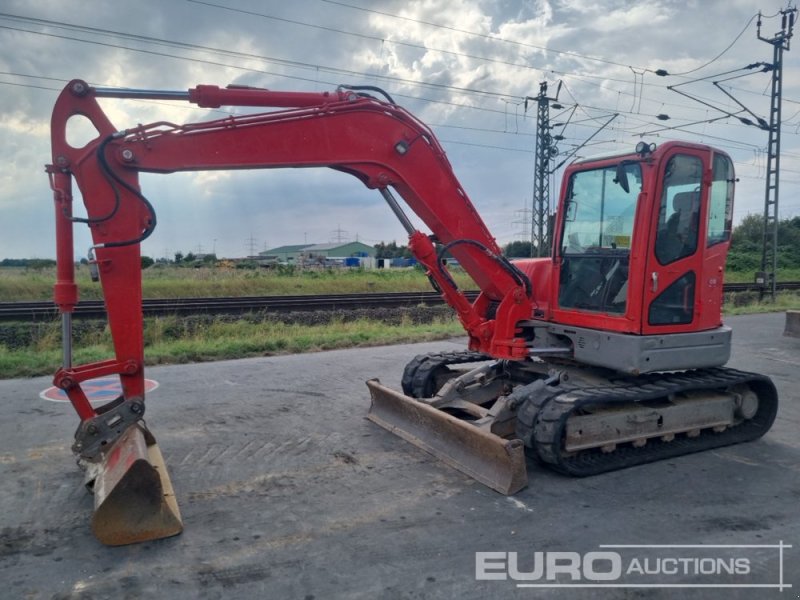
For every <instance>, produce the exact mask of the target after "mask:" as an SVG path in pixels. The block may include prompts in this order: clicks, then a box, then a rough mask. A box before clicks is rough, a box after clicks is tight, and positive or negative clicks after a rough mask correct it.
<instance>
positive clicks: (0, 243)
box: [0, 0, 800, 258]
mask: <svg viewBox="0 0 800 600" xmlns="http://www.w3.org/2000/svg"><path fill="white" fill-rule="evenodd" d="M219 4H220V6H222V4H223V3H222V2H219ZM347 4H352V6H353V7H357V8H348V6H346V5H347ZM225 6H226V7H227V8H225V7H223V8H220V7H214V6H210V5H209V4H206V3H196V2H189V1H186V2H178V1H175V2H159V1H157V0H142V1H141V2H136V3H127V4H118V3H109V2H106V1H104V0H87V1H85V2H81V3H77V4H66V3H61V2H37V3H30V2H23V1H21V0H8V1H7V2H6V3H5V8H4V11H5V13H6V14H16V15H20V16H22V17H25V18H23V19H19V18H17V19H12V18H9V17H4V18H0V44H2V46H1V47H2V48H4V50H3V51H2V52H0V71H2V72H3V73H5V74H4V75H0V85H2V90H3V94H2V95H1V96H0V135H2V139H3V141H4V144H3V145H2V147H0V159H2V160H3V163H4V165H5V168H4V171H3V172H2V174H0V258H2V257H11V256H23V255H31V256H33V255H36V256H52V255H53V248H54V244H53V241H52V203H51V201H50V197H51V192H50V190H49V186H48V181H47V177H46V176H45V174H44V173H43V165H44V164H45V163H47V162H49V161H50V149H49V140H48V138H49V120H50V111H51V109H52V106H53V104H54V102H55V99H56V97H57V95H58V91H59V90H60V89H61V88H62V87H63V85H64V84H65V83H66V82H67V81H68V80H70V79H72V78H76V77H77V78H82V79H85V80H87V81H89V82H90V83H92V84H93V85H101V86H120V87H133V88H147V89H173V90H186V89H188V88H190V87H193V86H195V85H197V84H199V83H210V84H217V85H226V84H228V83H236V84H242V85H252V86H259V87H268V88H271V89H286V90H298V91H312V90H313V91H320V90H329V89H333V87H334V86H335V85H337V84H340V83H347V84H368V85H377V86H380V87H382V88H385V89H386V90H387V91H388V92H389V93H391V94H392V95H393V96H394V97H395V98H396V99H397V100H398V101H399V102H400V103H401V104H402V105H404V106H405V107H407V108H408V109H409V110H410V111H411V112H412V113H413V114H415V115H417V116H418V117H419V118H421V119H422V120H423V121H425V122H428V123H430V124H431V125H432V127H433V129H434V131H435V132H436V134H437V135H438V136H439V137H440V139H441V140H442V143H443V145H444V147H445V149H446V151H447V153H448V157H449V159H450V161H451V163H452V164H453V167H454V169H455V171H456V174H457V175H458V176H459V178H460V179H461V180H462V183H463V186H464V188H465V189H466V190H467V192H468V193H469V195H470V197H471V198H472V200H473V202H474V204H475V205H476V207H477V208H478V211H479V212H480V213H481V215H482V216H483V217H484V219H485V220H486V221H487V223H488V224H489V226H490V229H491V230H492V232H493V233H494V234H495V235H496V236H497V237H498V239H499V240H500V241H501V242H507V241H510V240H511V239H513V238H514V235H515V232H516V231H519V230H521V226H520V225H518V224H514V222H515V221H517V220H518V219H519V217H520V211H521V209H522V208H523V206H524V202H525V201H526V199H527V201H528V203H529V202H530V195H531V189H532V180H533V154H532V152H533V147H534V141H535V138H534V137H533V136H532V134H533V133H535V130H536V120H535V111H533V110H531V106H532V105H530V103H529V109H528V111H527V112H526V111H525V108H524V104H523V101H524V99H525V98H526V97H532V96H536V95H537V94H538V92H539V84H540V82H542V81H547V82H548V83H549V84H550V87H549V91H550V92H551V93H555V91H556V90H557V89H558V85H557V83H558V82H559V81H560V82H562V86H561V89H560V95H559V101H560V102H561V103H562V104H564V105H565V106H567V107H570V106H572V105H576V104H577V105H578V107H577V108H576V109H575V110H574V113H570V112H569V111H568V112H565V113H564V114H563V115H560V116H558V115H557V114H556V113H555V112H554V113H553V115H554V121H557V120H560V121H567V120H569V125H568V126H567V127H566V128H564V129H563V134H564V136H565V138H566V139H565V140H563V141H562V142H559V148H560V149H561V150H562V151H563V152H564V153H569V152H572V151H573V150H575V149H576V148H577V147H579V146H580V145H581V144H582V143H583V142H584V141H585V140H586V139H587V138H588V137H589V136H591V135H592V134H594V133H596V132H597V129H598V127H599V126H600V125H601V124H602V123H603V122H605V120H606V119H607V115H609V114H611V113H613V112H619V113H620V115H619V116H618V117H617V118H616V119H615V120H614V121H613V123H612V125H611V126H609V127H607V128H606V129H604V130H603V132H602V133H600V134H598V135H597V136H596V137H595V138H594V139H593V140H592V142H591V145H589V146H587V147H585V148H582V149H581V150H580V151H579V154H582V155H586V154H595V153H598V152H608V151H621V150H623V149H628V148H630V147H632V146H633V145H634V144H635V143H636V141H638V140H639V139H640V136H642V135H644V136H645V137H646V138H647V139H648V140H651V141H655V142H661V141H664V140H666V139H669V138H678V139H686V140H690V141H702V142H706V143H710V144H715V145H718V146H719V147H721V148H722V149H724V150H726V151H728V152H730V153H731V155H732V156H733V158H734V160H735V162H736V165H737V174H738V176H739V177H740V179H741V181H740V183H739V188H738V194H737V208H736V216H737V218H741V217H742V216H743V215H744V214H747V212H760V211H761V210H762V207H763V196H764V189H763V186H764V183H763V176H764V168H765V159H764V152H763V150H764V148H765V146H766V134H765V133H764V132H763V131H760V130H758V129H757V128H754V127H747V126H745V125H743V124H741V123H740V122H738V120H736V119H725V120H721V121H718V122H715V123H706V124H697V125H692V123H695V122H698V121H704V120H707V119H709V118H712V117H713V116H715V115H716V114H717V113H715V111H714V110H712V109H711V108H710V107H708V106H705V105H703V104H701V103H699V102H693V101H691V100H688V99H687V98H685V97H682V96H680V95H678V94H676V93H675V92H671V91H669V90H668V89H667V88H666V86H667V85H674V84H675V83H681V82H684V81H687V78H680V77H678V78H675V77H672V78H669V79H664V78H659V77H656V76H655V75H654V74H653V73H652V72H649V71H645V69H651V70H654V69H657V68H666V69H668V70H669V71H671V72H684V71H690V70H692V69H695V68H696V67H698V66H701V65H703V64H704V63H706V62H709V61H710V60H711V59H713V58H714V57H715V56H716V55H717V54H719V53H720V52H722V51H723V50H724V49H725V48H726V47H727V46H729V45H730V44H731V42H732V41H733V40H734V38H735V37H736V36H737V35H738V34H739V33H740V32H741V31H742V29H743V28H744V27H745V25H746V24H747V22H748V19H750V18H751V17H752V16H753V14H754V13H755V12H756V8H755V7H754V5H753V4H752V2H749V1H747V0H709V1H706V2H685V1H684V0H654V1H653V2H647V3H644V2H632V1H627V0H625V1H623V0H598V1H596V2H591V3H589V2H583V1H579V0H535V1H523V2H517V1H514V2H512V1H508V0H416V1H402V2H401V1H389V0H383V1H381V2H375V3H363V2H360V1H358V0H348V2H344V3H330V2H324V1H322V0H298V1H297V2H293V3H263V2H257V1H255V0H240V1H238V2H237V3H235V4H230V5H228V4H227V3H226V4H225ZM358 7H360V8H358ZM782 7H783V2H782V0H781V1H778V0H767V1H766V2H765V3H762V5H761V6H760V8H761V9H762V10H763V11H764V13H765V14H770V13H773V12H775V11H776V10H778V9H780V8H782ZM393 15H394V16H393ZM45 21H49V22H48V23H46V22H45ZM709 23H711V24H713V26H709ZM434 24H435V25H434ZM75 26H77V28H76V27H75ZM754 27H755V25H754V23H751V25H750V27H749V28H748V29H747V30H746V31H745V32H744V34H743V35H742V36H741V38H740V39H739V40H738V41H737V42H736V43H735V44H734V45H733V46H732V47H731V49H730V50H729V51H728V52H727V53H725V54H724V55H723V56H722V57H721V58H719V59H718V60H717V61H716V62H715V63H713V64H712V65H710V66H708V67H706V68H705V69H703V70H702V71H700V72H698V75H700V76H703V75H709V74H713V73H715V72H722V71H725V70H730V69H735V68H738V67H740V66H743V65H746V64H749V63H752V62H754V61H759V60H762V61H769V60H771V47H770V46H769V45H768V44H764V43H763V42H760V41H758V40H757V39H756V36H755V31H754ZM778 27H779V24H778V23H777V22H776V21H774V20H771V21H768V20H765V24H764V31H763V32H764V34H765V35H772V34H773V33H774V31H776V30H777V29H776V28H778ZM87 28H93V30H90V29H87ZM113 32H119V33H113ZM159 40H161V41H159ZM785 60H786V69H787V73H792V72H793V70H794V69H796V65H797V59H796V57H795V55H794V54H793V52H789V53H787V54H786V58H785ZM768 83H769V76H768V74H767V75H760V76H752V77H748V78H742V79H738V80H736V81H735V82H731V83H730V86H731V87H730V89H729V91H730V92H731V93H733V94H734V95H735V96H736V97H737V98H740V99H741V101H743V102H745V103H746V104H747V105H748V106H750V107H751V108H752V110H753V111H754V112H756V113H757V114H766V110H767V109H768V99H767V98H766V97H765V92H764V91H765V89H767V86H768ZM798 84H800V82H798V80H797V78H796V77H793V76H787V77H785V79H784V96H785V101H784V102H785V104H784V119H785V126H784V130H783V134H784V136H783V140H782V148H783V156H782V166H783V168H784V170H785V171H784V173H785V175H784V178H783V180H782V182H781V193H782V206H784V207H785V208H784V209H783V212H782V216H788V215H789V214H797V213H798V212H800V203H798V202H797V201H796V200H793V197H794V196H797V191H798V190H797V188H798V185H800V177H798V175H797V172H798V171H800V164H798V161H800V151H799V150H798V148H797V146H798V144H797V135H798V134H797V128H798V124H800V113H799V114H795V113H797V111H796V110H793V108H797V105H796V103H797V102H800V93H798V92H800V90H798V87H797V86H798ZM687 89H688V90H690V91H691V92H692V93H693V94H695V95H697V96H698V97H699V98H701V99H703V100H705V101H707V102H709V103H710V104H713V105H715V106H720V107H722V108H724V109H726V110H736V106H735V105H734V104H733V103H732V101H731V100H730V98H728V97H726V96H725V95H724V94H720V93H719V92H718V90H716V89H715V88H713V86H711V85H710V84H709V83H708V82H701V83H697V84H693V85H692V86H687ZM101 104H102V106H103V108H104V110H106V111H107V113H108V115H109V117H110V118H111V120H112V122H113V123H114V124H115V126H117V127H120V128H126V127H131V126H136V125H137V124H139V123H148V122H154V121H162V120H163V121H170V122H174V123H183V122H186V121H197V120H204V119H219V118H225V116H226V115H227V114H232V113H235V114H243V113H246V112H252V111H251V110H250V109H223V110H218V111H209V110H202V109H198V108H196V107H192V106H190V105H188V104H185V103H179V102H165V101H141V100H139V101H134V100H111V99H108V100H102V102H101ZM570 110H572V109H570ZM570 114H571V115H572V116H570ZM659 114H667V115H669V117H670V119H669V120H668V121H659V120H658V119H657V118H656V115H659ZM664 127H673V128H674V129H664ZM559 131H560V132H561V130H559ZM142 187H143V191H144V192H145V193H146V194H147V195H148V197H150V198H153V199H154V201H155V204H156V208H157V209H158V211H159V226H158V228H157V230H156V232H155V233H154V234H153V237H152V238H151V239H150V240H148V241H147V242H146V243H145V252H147V253H151V254H154V255H161V253H162V252H163V250H164V248H165V247H168V248H169V249H171V250H172V251H173V252H174V251H177V250H184V251H188V250H192V249H195V248H196V247H197V246H198V245H203V246H204V248H205V249H206V250H208V249H209V248H210V247H211V246H212V245H213V244H214V241H213V240H216V246H217V249H218V253H220V254H230V255H242V254H244V253H245V240H246V239H249V236H250V235H253V236H254V237H258V238H259V240H260V241H262V242H264V241H266V242H268V243H269V245H279V244H284V243H296V242H298V241H304V238H306V237H307V238H308V239H309V240H311V241H316V242H325V241H327V236H329V234H330V232H331V231H332V230H333V229H335V228H336V227H338V226H341V227H342V228H343V229H346V230H348V231H350V232H351V233H352V234H353V235H355V234H356V233H358V235H359V236H360V238H361V239H366V240H375V241H380V240H389V239H398V241H402V240H403V238H404V236H405V234H404V232H403V230H402V228H400V226H399V225H398V224H397V222H396V220H395V219H394V217H393V215H391V213H390V212H389V211H388V209H387V208H386V207H385V206H384V205H383V201H382V199H381V198H380V196H379V195H378V194H377V193H376V192H374V191H370V190H366V189H365V188H364V187H363V186H362V185H361V184H360V183H359V182H358V181H356V180H355V179H353V178H352V177H348V176H345V175H342V174H340V173H333V172H330V171H328V170H319V171H309V170H301V171H296V170H295V171H293V170H287V171H268V172H263V173H262V172H258V173H257V172H237V173H232V174H228V173H222V172H213V173H205V174H201V173H191V174H176V175H159V176H156V175H143V176H142ZM557 187H558V186H557V184H554V185H553V187H552V189H553V191H554V192H555V191H556V190H557ZM783 199H785V200H783ZM415 222H417V223H418V221H416V220H415ZM420 226H422V224H420ZM76 236H77V241H76V246H79V250H78V251H77V253H78V254H79V255H80V254H83V253H85V250H84V249H83V248H85V247H88V243H89V242H88V234H87V232H86V228H85V227H82V226H80V227H77V228H76Z"/></svg>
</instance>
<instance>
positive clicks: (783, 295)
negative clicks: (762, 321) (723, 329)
mask: <svg viewBox="0 0 800 600" xmlns="http://www.w3.org/2000/svg"><path fill="white" fill-rule="evenodd" d="M737 296H740V297H741V298H740V299H734V300H733V301H732V302H728V303H727V304H726V305H725V314H726V315H747V314H754V313H769V312H784V311H787V310H800V292H797V291H788V292H778V293H777V295H776V296H775V302H772V301H771V300H768V301H765V302H760V301H759V300H758V294H749V295H745V294H737Z"/></svg>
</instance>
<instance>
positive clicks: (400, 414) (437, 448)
mask: <svg viewBox="0 0 800 600" xmlns="http://www.w3.org/2000/svg"><path fill="white" fill-rule="evenodd" d="M367 387H369V391H370V394H371V396H372V406H371V407H370V409H369V413H368V414H367V418H368V419H369V420H370V421H372V422H373V423H377V424H378V425H380V426H381V427H383V428H384V429H388V430H389V431H391V432H392V433H394V434H396V435H398V436H400V437H401V438H403V439H404V440H406V441H407V442H411V443H412V444H414V445H415V446H417V447H418V448H422V449H423V450H425V451H427V452H430V453H431V454H433V455H434V456H435V457H436V458H438V459H440V460H442V461H443V462H445V463H447V464H448V465H450V466H451V467H454V468H456V469H458V470H459V471H461V472H462V473H465V474H467V475H469V476H470V477H472V478H473V479H476V480H478V481H480V482H481V483H483V484H484V485H486V486H488V487H490V488H492V489H493V490H496V491H498V492H500V493H501V494H506V495H511V494H515V493H516V492H518V491H519V490H521V489H522V488H524V487H525V486H526V485H527V484H528V474H527V471H526V469H525V452H524V448H523V444H522V442H521V441H520V440H516V439H514V440H507V439H504V438H502V437H500V436H498V435H495V434H493V433H490V432H488V431H486V430H484V429H479V428H478V427H475V426H474V425H471V424H470V423H468V422H467V421H462V420H460V419H457V418H456V417H454V416H453V415H450V414H448V413H446V412H444V411H441V410H439V409H436V408H433V407H432V406H429V405H428V404H425V403H424V402H420V401H418V400H414V399H413V398H409V397H408V396H405V395H403V394H401V393H400V392H396V391H395V390H393V389H391V388H388V387H386V386H384V385H382V384H381V383H380V381H378V380H377V379H371V380H369V381H367Z"/></svg>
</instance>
